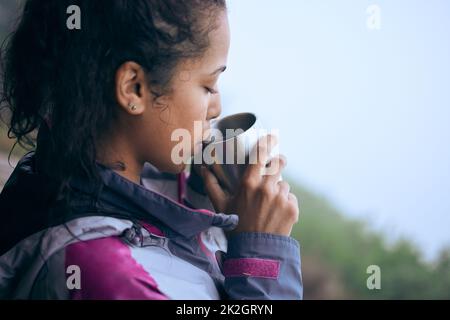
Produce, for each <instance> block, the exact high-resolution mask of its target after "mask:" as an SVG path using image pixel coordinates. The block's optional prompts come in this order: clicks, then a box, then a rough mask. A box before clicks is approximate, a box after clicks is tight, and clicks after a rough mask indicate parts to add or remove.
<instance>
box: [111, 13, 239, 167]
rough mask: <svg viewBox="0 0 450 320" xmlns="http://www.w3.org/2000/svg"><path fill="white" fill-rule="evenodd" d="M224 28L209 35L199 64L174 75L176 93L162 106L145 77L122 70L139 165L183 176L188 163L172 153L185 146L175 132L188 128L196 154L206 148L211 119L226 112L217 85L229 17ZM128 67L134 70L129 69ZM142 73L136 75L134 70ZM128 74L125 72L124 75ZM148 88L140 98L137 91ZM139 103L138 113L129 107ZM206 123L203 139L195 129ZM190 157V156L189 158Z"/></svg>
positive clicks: (221, 20) (221, 22)
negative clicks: (205, 49)
mask: <svg viewBox="0 0 450 320" xmlns="http://www.w3.org/2000/svg"><path fill="white" fill-rule="evenodd" d="M217 23H218V28H216V29H215V30H213V31H212V32H211V33H210V34H209V42H210V44H209V48H208V49H207V51H206V52H205V54H204V55H203V56H202V57H201V58H199V59H196V60H193V59H191V60H185V61H183V62H181V63H180V64H179V65H178V67H177V68H176V71H175V73H174V76H173V79H172V82H171V90H170V93H169V94H167V95H165V96H162V97H159V98H158V99H157V100H156V101H155V100H154V96H153V95H152V94H151V93H150V92H151V90H150V89H151V88H148V87H146V86H147V84H146V81H145V75H144V74H143V71H142V70H139V68H136V65H135V64H133V63H129V64H128V63H127V64H125V65H124V66H122V67H121V70H119V71H118V75H117V79H116V83H117V84H116V85H117V86H120V83H123V84H124V85H123V87H122V88H120V87H119V88H117V91H118V92H117V98H118V102H119V104H120V105H121V106H122V107H123V108H122V109H123V110H124V111H126V113H127V115H126V119H127V120H126V121H124V123H123V125H125V126H126V128H127V130H126V133H125V134H126V135H127V136H129V139H128V141H129V143H130V144H132V148H130V150H133V151H132V152H134V153H135V154H136V157H138V161H139V162H145V161H148V162H150V163H152V164H153V165H154V166H156V167H157V168H158V169H159V170H161V171H164V172H172V173H177V172H180V171H182V170H183V169H184V167H185V165H184V164H176V163H175V162H174V161H173V160H174V159H172V150H173V149H174V147H175V146H176V145H177V144H179V141H172V133H173V132H174V131H175V130H177V129H184V130H186V131H185V132H189V133H190V136H191V139H190V140H191V141H190V144H189V145H190V154H191V155H193V153H194V152H196V151H198V150H199V148H201V143H202V140H203V137H202V135H203V133H204V132H205V131H206V130H208V129H209V127H210V125H209V122H210V120H211V119H214V118H217V117H218V116H219V115H220V113H221V101H220V93H219V89H218V86H217V82H218V79H219V76H220V74H221V73H222V72H223V71H224V70H225V68H226V63H227V57H228V50H229V45H230V32H229V25H228V19H227V15H226V13H225V12H223V13H221V14H220V15H219V16H218V20H217ZM128 68H129V69H130V70H128ZM134 68H136V70H134ZM122 69H123V70H122ZM138 87H142V90H140V93H139V94H134V95H133V94H132V93H133V92H136V88H138ZM130 103H132V104H135V105H136V106H137V109H136V110H135V111H132V110H131V109H130V108H129V104H130ZM195 122H197V125H198V124H199V123H201V124H202V128H203V129H202V131H203V132H202V135H199V134H197V135H195V134H194V124H195ZM186 155H188V154H185V155H184V156H186Z"/></svg>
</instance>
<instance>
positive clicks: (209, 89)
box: [205, 87, 217, 94]
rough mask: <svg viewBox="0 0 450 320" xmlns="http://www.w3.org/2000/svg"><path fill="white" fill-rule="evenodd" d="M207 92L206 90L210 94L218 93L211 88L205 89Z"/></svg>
mask: <svg viewBox="0 0 450 320" xmlns="http://www.w3.org/2000/svg"><path fill="white" fill-rule="evenodd" d="M205 90H206V91H207V92H208V93H210V94H217V91H216V90H214V89H211V88H209V87H205Z"/></svg>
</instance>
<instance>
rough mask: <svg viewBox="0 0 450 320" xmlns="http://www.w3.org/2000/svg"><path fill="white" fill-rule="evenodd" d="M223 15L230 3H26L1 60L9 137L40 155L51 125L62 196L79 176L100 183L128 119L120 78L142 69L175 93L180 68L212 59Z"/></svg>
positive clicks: (157, 85) (51, 166)
mask: <svg viewBox="0 0 450 320" xmlns="http://www.w3.org/2000/svg"><path fill="white" fill-rule="evenodd" d="M71 5H77V6H79V8H80V10H81V30H69V28H67V26H66V22H67V18H68V17H69V15H68V14H67V8H68V7H69V6H71ZM221 10H226V4H225V0H113V1H111V0H95V1H93V0H27V1H25V4H24V9H23V14H22V16H21V18H20V20H19V23H18V26H17V28H16V29H15V31H14V32H13V33H12V34H11V35H10V36H9V37H8V39H7V41H6V42H5V43H4V44H3V46H2V47H3V49H2V51H1V61H2V69H3V75H2V82H3V83H2V86H3V92H2V94H1V101H0V102H1V105H3V108H5V107H6V108H7V111H8V114H9V115H10V119H9V120H8V121H4V122H7V125H8V128H9V130H8V137H9V138H11V139H12V138H16V139H17V142H16V144H17V143H19V145H21V146H22V147H24V148H29V147H31V148H33V149H35V148H36V143H35V141H36V139H35V138H34V137H32V134H33V133H34V132H35V130H36V129H39V128H40V127H42V125H43V124H44V125H45V121H46V120H49V121H50V122H51V130H50V133H49V141H50V143H49V146H51V147H48V146H47V149H48V155H47V156H46V158H47V159H51V163H50V161H48V162H47V168H46V169H44V168H43V171H44V172H45V173H46V174H49V175H50V174H51V176H52V177H53V178H55V179H57V181H59V182H60V189H59V191H58V194H60V193H64V190H65V189H66V187H68V186H69V181H70V178H71V177H73V176H74V175H76V174H84V175H85V176H87V177H89V178H90V179H94V181H95V182H96V183H99V182H100V177H99V175H98V173H97V171H96V156H97V154H96V152H97V150H96V145H95V142H96V141H97V138H98V137H100V136H101V135H103V134H105V132H110V131H109V130H112V129H113V127H114V123H115V120H116V119H117V116H118V109H119V108H117V103H116V101H115V98H114V86H115V73H116V71H117V69H118V68H119V67H120V66H121V65H122V64H123V63H124V62H126V61H134V62H136V63H138V64H139V65H140V66H141V67H142V68H143V69H144V70H145V71H146V73H147V77H148V83H149V86H150V87H151V88H152V91H153V92H152V93H153V94H154V95H155V96H161V95H163V94H165V93H167V92H168V91H170V84H171V79H172V76H173V72H174V70H175V67H176V66H177V65H178V63H179V62H180V61H181V60H182V59H186V58H196V57H200V56H201V55H202V54H203V53H204V52H205V50H206V49H207V47H208V45H209V41H208V35H209V32H211V31H212V30H213V29H214V28H215V23H214V22H215V20H216V18H217V14H218V13H220V12H221ZM39 131H40V130H39ZM13 148H14V147H13ZM37 149H39V139H38V142H37Z"/></svg>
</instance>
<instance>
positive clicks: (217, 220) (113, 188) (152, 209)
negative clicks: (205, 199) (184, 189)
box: [71, 163, 238, 238]
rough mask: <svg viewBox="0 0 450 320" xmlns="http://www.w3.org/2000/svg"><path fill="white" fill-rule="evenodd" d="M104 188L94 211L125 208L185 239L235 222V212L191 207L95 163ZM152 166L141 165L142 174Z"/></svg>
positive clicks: (78, 182) (76, 182) (81, 186)
mask: <svg viewBox="0 0 450 320" xmlns="http://www.w3.org/2000/svg"><path fill="white" fill-rule="evenodd" d="M97 168H98V170H99V173H100V176H101V177H102V179H103V182H104V184H103V187H102V189H101V191H100V194H99V198H98V199H97V201H96V207H97V210H99V211H102V210H103V209H105V208H108V211H109V212H111V211H113V210H114V209H119V210H125V211H127V212H128V213H131V214H132V216H134V217H135V218H138V217H139V218H141V219H142V218H143V219H144V220H147V219H148V220H149V221H150V222H155V221H156V222H157V223H162V224H163V225H164V226H165V227H166V228H169V230H172V231H174V232H176V233H177V234H179V235H182V236H184V237H186V238H190V237H193V236H195V235H197V234H199V233H200V232H202V231H205V230H207V229H209V228H211V227H220V228H223V229H225V230H232V229H234V228H235V227H236V225H237V223H238V216H237V215H227V214H223V213H215V212H212V211H209V210H206V209H192V208H189V207H187V206H185V205H184V204H180V203H177V202H176V201H174V200H172V199H171V198H170V197H168V196H165V195H163V194H161V193H159V192H157V191H155V190H151V189H148V188H145V187H144V186H143V185H139V184H136V183H134V182H132V181H130V180H128V179H126V178H124V177H122V176H121V175H119V174H118V173H116V172H115V171H114V170H112V169H110V168H108V167H105V166H103V165H101V164H99V163H97ZM149 170H152V169H151V166H147V165H146V166H144V171H143V173H142V175H146V174H148V173H149V172H148V171H149ZM71 185H72V187H74V188H76V189H78V190H81V191H84V192H89V190H92V188H90V187H89V186H88V184H87V183H85V182H84V181H82V180H81V179H75V180H74V181H73V182H71Z"/></svg>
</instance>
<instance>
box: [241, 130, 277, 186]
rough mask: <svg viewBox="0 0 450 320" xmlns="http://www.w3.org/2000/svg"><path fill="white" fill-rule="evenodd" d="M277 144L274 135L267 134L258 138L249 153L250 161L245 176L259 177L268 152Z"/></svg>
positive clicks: (267, 157) (267, 158)
mask: <svg viewBox="0 0 450 320" xmlns="http://www.w3.org/2000/svg"><path fill="white" fill-rule="evenodd" d="M277 144H278V140H277V137H276V136H274V135H270V134H269V135H267V136H264V137H262V138H261V139H259V141H258V143H257V144H256V146H255V147H254V148H253V150H252V151H251V153H250V159H249V162H250V163H249V165H248V168H247V170H246V176H247V178H249V177H251V178H253V179H261V171H262V170H263V169H264V168H265V166H266V164H267V161H268V160H269V156H270V152H271V151H272V149H273V148H274V147H275V146H276V145H277Z"/></svg>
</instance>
